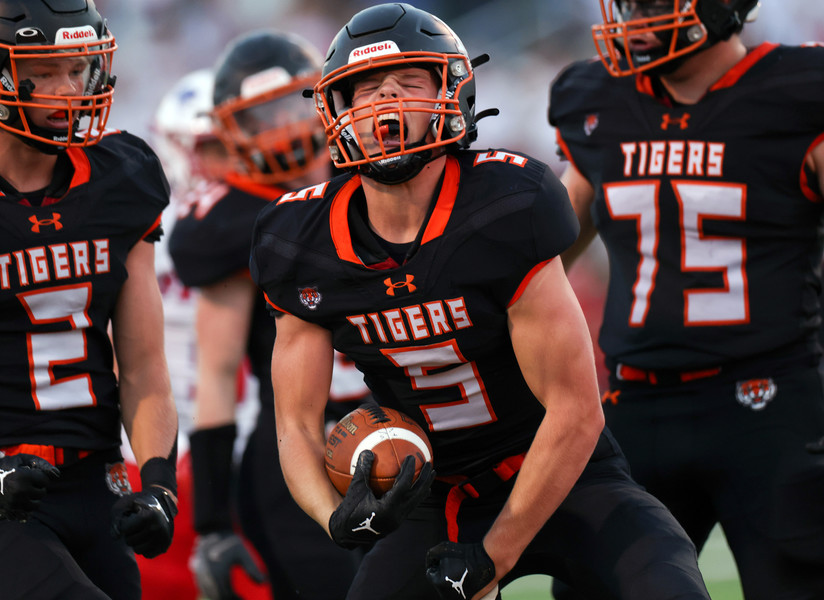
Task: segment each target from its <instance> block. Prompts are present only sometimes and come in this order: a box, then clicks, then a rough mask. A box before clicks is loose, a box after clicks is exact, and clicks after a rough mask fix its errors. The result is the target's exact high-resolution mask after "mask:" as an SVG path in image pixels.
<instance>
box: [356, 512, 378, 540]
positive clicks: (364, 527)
mask: <svg viewBox="0 0 824 600" xmlns="http://www.w3.org/2000/svg"><path fill="white" fill-rule="evenodd" d="M374 518H375V513H374V512H373V513H372V514H371V515H369V516H368V517H367V518H366V519H364V520H363V521H362V522H361V524H360V525H359V526H358V527H355V528H354V529H352V532H353V533H354V532H355V531H371V532H372V533H374V534H375V535H380V533H379V532H377V531H375V530H374V529H372V519H374Z"/></svg>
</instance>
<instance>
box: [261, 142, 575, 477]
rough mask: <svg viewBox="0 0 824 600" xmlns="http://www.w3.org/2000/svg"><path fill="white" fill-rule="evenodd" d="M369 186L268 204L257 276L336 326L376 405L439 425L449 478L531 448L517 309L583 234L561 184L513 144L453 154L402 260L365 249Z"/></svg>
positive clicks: (339, 185)
mask: <svg viewBox="0 0 824 600" xmlns="http://www.w3.org/2000/svg"><path fill="white" fill-rule="evenodd" d="M362 194H363V192H362V189H361V184H360V177H359V176H357V175H343V176H340V177H336V178H334V179H332V180H331V181H328V182H324V183H321V184H318V185H316V186H314V187H310V188H307V189H304V190H300V191H297V192H291V193H289V194H286V195H284V196H283V197H282V198H281V199H280V200H279V201H278V202H277V203H275V204H272V205H270V206H268V207H266V208H265V209H264V210H263V211H262V212H261V214H260V216H259V218H258V221H257V223H256V225H255V232H254V237H253V248H252V260H251V269H252V276H253V278H254V279H255V280H256V281H257V282H258V284H259V285H260V287H261V288H262V289H263V290H264V292H265V293H266V295H267V298H268V299H269V301H270V302H271V303H272V305H273V306H275V307H276V308H278V309H279V310H281V311H284V312H287V313H290V314H293V315H295V316H297V317H299V318H301V319H304V320H306V321H309V322H312V323H316V324H318V325H320V326H322V327H325V328H328V329H329V330H330V331H331V333H332V338H333V345H334V346H335V348H336V349H337V350H339V351H340V352H343V353H344V354H346V355H347V356H349V357H350V358H351V359H352V360H354V362H355V364H356V365H357V367H358V369H360V370H361V371H362V372H363V373H364V379H365V381H366V383H367V385H368V386H369V387H370V389H371V390H372V392H373V394H374V395H375V397H376V398H377V400H378V401H379V403H381V404H384V405H386V406H390V407H394V408H397V409H399V410H401V411H403V412H405V413H406V414H408V415H410V416H411V417H412V418H414V419H415V420H416V421H418V422H419V423H420V424H421V425H422V426H423V427H425V429H426V430H428V432H429V435H430V438H431V441H432V445H433V449H434V457H435V458H434V460H435V468H436V469H437V470H438V472H439V473H440V474H443V475H446V474H450V473H464V474H468V473H471V472H472V471H473V470H474V468H480V467H486V466H489V465H490V464H491V463H492V462H495V461H496V460H499V459H501V458H503V457H505V456H508V455H511V454H515V453H518V452H521V451H524V450H525V449H526V448H527V447H528V445H529V443H530V441H531V439H532V437H533V435H534V433H535V431H536V429H537V427H538V424H539V422H540V420H541V417H542V415H543V407H542V406H541V405H540V404H539V403H538V401H537V400H536V399H535V397H534V396H533V395H532V393H531V392H530V391H529V389H528V387H527V385H526V383H525V382H524V379H523V377H522V375H521V373H520V370H519V368H518V364H517V361H516V359H515V355H514V352H513V350H512V344H511V341H510V338H509V334H508V330H507V315H506V310H507V307H508V305H509V304H510V303H511V302H512V301H513V299H515V298H517V296H518V294H519V286H520V285H522V283H523V282H524V281H525V279H526V278H527V277H528V276H529V274H530V272H533V269H536V268H537V267H538V266H539V265H541V264H542V263H544V262H545V261H547V260H549V259H552V258H553V257H555V256H557V255H558V254H559V253H560V252H561V251H563V250H564V249H565V248H567V247H568V246H569V245H570V244H571V243H572V242H573V241H574V240H575V237H576V236H577V233H578V224H577V221H576V219H575V215H574V213H573V211H572V208H571V206H570V204H569V199H568V197H567V194H566V191H565V190H564V188H563V186H562V185H561V184H560V182H559V181H558V179H557V178H556V177H555V175H554V174H553V173H552V172H551V170H550V169H549V168H548V167H547V166H546V165H545V164H543V163H541V162H540V161H538V160H535V159H534V158H530V157H528V156H524V155H520V154H517V153H512V152H509V151H506V150H489V151H485V152H461V153H458V154H457V155H456V156H450V157H449V158H448V159H447V163H446V169H445V172H444V176H443V179H442V182H441V185H440V188H439V192H438V194H437V198H436V199H434V200H433V202H434V207H433V208H432V210H431V213H430V216H429V218H428V220H427V222H426V224H425V226H424V228H423V229H422V234H421V236H420V239H419V247H418V248H417V250H416V251H415V252H414V253H413V254H412V255H411V256H410V257H409V258H408V260H406V261H405V262H404V264H402V265H401V266H397V265H395V266H394V267H392V268H374V267H372V268H370V267H369V266H366V265H367V264H371V262H372V261H366V263H365V262H364V261H363V260H362V256H361V255H360V254H359V253H358V252H359V251H358V248H360V247H365V246H366V245H368V244H366V245H365V244H363V240H362V239H359V236H363V235H364V233H363V232H364V229H365V228H364V227H363V222H362V221H358V219H359V217H358V214H359V213H358V210H357V209H356V205H357V203H358V198H359V197H360V198H362ZM478 461H481V462H480V464H476V462H478Z"/></svg>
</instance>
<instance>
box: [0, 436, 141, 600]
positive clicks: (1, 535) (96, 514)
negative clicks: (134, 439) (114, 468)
mask: <svg viewBox="0 0 824 600" xmlns="http://www.w3.org/2000/svg"><path fill="white" fill-rule="evenodd" d="M119 461H122V458H120V453H119V451H116V450H114V451H108V452H99V453H96V454H92V455H91V456H89V457H87V458H85V459H83V460H81V461H79V462H78V463H76V464H74V465H71V466H66V467H61V468H60V478H59V479H58V480H56V481H53V482H51V483H50V484H49V488H48V492H47V494H46V496H45V498H44V499H43V500H42V502H41V503H40V506H39V508H38V509H37V511H36V512H35V513H34V514H33V515H32V517H31V518H30V519H29V520H28V521H26V522H25V523H18V522H16V521H6V520H0V557H2V558H0V581H2V584H0V597H2V598H3V600H33V599H37V600H107V599H110V600H140V573H139V571H138V569H137V562H136V561H135V557H134V553H133V552H132V550H131V549H130V548H129V547H128V546H127V545H126V544H125V542H123V540H122V539H117V540H116V539H114V538H112V536H111V533H110V528H111V507H112V504H114V502H115V501H116V500H117V498H118V496H117V495H115V493H114V492H113V491H111V490H110V489H109V486H108V484H107V483H106V475H107V473H108V469H107V465H110V464H113V463H117V462H119ZM123 472H125V468H124V469H123Z"/></svg>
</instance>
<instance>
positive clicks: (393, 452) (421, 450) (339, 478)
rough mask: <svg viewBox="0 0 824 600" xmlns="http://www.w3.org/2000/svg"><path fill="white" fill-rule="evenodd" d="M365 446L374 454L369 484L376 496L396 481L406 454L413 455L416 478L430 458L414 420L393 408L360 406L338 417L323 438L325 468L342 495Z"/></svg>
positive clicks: (425, 442) (429, 451) (427, 442)
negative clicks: (324, 438)
mask: <svg viewBox="0 0 824 600" xmlns="http://www.w3.org/2000/svg"><path fill="white" fill-rule="evenodd" d="M364 450H371V451H372V452H373V453H374V455H375V462H374V463H373V464H372V474H371V477H370V479H369V486H370V487H371V488H372V491H373V492H374V493H375V495H376V496H378V497H380V496H381V495H382V494H384V493H385V492H387V491H388V490H389V489H390V488H391V487H392V485H393V484H394V483H395V477H396V476H397V474H398V472H399V471H400V468H401V464H402V463H403V460H404V459H405V458H406V457H407V456H409V455H412V456H414V457H415V477H416V478H417V476H418V475H419V474H420V471H421V468H422V467H423V465H424V463H427V462H432V445H431V444H430V443H429V438H428V437H427V435H426V433H425V432H424V430H423V429H421V427H420V426H419V425H418V424H417V423H416V422H415V421H413V420H412V419H411V418H409V417H408V416H406V415H405V414H403V413H401V412H399V411H397V410H395V409H392V408H387V407H384V406H378V405H375V404H370V405H363V406H360V407H358V408H356V409H355V410H353V411H352V412H350V413H349V414H348V415H346V416H345V417H343V418H342V419H341V420H340V421H338V423H337V425H335V427H334V429H332V432H331V433H330V434H329V437H328V438H327V440H326V472H327V473H328V474H329V479H331V481H332V484H333V485H334V486H335V489H337V490H338V492H340V493H341V494H342V495H343V494H346V490H347V489H348V488H349V482H350V481H352V474H353V473H354V472H355V466H356V465H357V462H358V456H359V455H360V453H361V452H362V451H364Z"/></svg>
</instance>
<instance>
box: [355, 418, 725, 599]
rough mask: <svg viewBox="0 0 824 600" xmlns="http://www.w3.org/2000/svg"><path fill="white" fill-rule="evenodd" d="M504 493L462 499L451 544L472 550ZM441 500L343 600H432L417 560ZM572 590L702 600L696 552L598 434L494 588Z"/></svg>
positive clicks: (389, 542) (434, 499) (440, 535)
mask: <svg viewBox="0 0 824 600" xmlns="http://www.w3.org/2000/svg"><path fill="white" fill-rule="evenodd" d="M510 489H511V485H506V486H502V488H501V489H500V490H498V491H496V492H495V493H493V494H490V495H489V496H487V497H485V498H484V497H481V498H478V499H466V500H464V501H463V504H462V505H461V508H460V511H459V513H458V526H459V540H458V541H460V542H479V541H481V540H482V539H483V536H484V534H485V533H486V532H487V531H488V530H489V528H490V526H491V525H492V522H493V521H494V520H495V517H496V516H497V515H498V513H499V512H500V509H501V507H502V506H503V503H504V502H505V501H506V498H507V496H508V494H509V491H510ZM443 491H444V490H440V489H438V488H433V494H432V495H431V496H430V498H429V499H428V500H427V501H426V502H425V503H424V504H423V505H422V506H421V507H419V508H418V509H417V510H416V511H415V512H414V513H413V514H412V517H411V518H410V519H408V520H407V521H405V522H404V524H403V525H402V526H401V527H400V528H399V529H398V530H397V531H395V532H393V533H392V534H390V535H389V536H387V537H386V538H384V539H382V540H380V541H379V542H378V543H377V544H376V545H375V547H374V548H373V549H372V551H370V552H369V553H368V554H367V555H366V557H365V558H364V560H363V563H362V564H361V568H360V570H359V571H358V575H357V577H356V578H355V582H354V583H353V585H352V588H351V590H350V593H349V595H348V596H347V598H348V600H367V599H369V600H383V599H386V600H389V599H392V600H402V599H409V600H413V599H414V600H426V599H430V598H431V599H432V600H437V599H438V595H437V592H436V591H435V589H434V588H433V587H432V586H431V585H430V584H429V583H428V582H427V580H426V577H425V568H424V558H425V556H426V552H427V550H428V549H429V548H431V547H432V546H435V545H436V544H437V543H439V542H441V541H444V540H446V539H447V532H446V520H445V516H444V500H445V499H444V494H443V493H442V492H443ZM538 573H540V574H546V575H551V576H554V577H563V578H564V579H565V580H567V581H573V582H575V585H576V587H578V588H579V589H581V590H584V591H585V593H587V594H589V595H591V597H592V598H598V599H599V600H607V599H620V600H651V599H655V600H667V599H675V598H678V599H679V600H692V599H696V600H697V599H701V600H708V599H709V595H708V594H707V591H706V588H705V586H704V582H703V579H702V578H701V574H700V573H699V571H698V564H697V558H696V553H695V548H694V546H693V544H692V543H691V542H690V541H689V538H688V537H687V535H686V533H685V532H684V530H683V529H682V528H681V527H680V526H679V525H678V523H677V522H676V521H675V519H674V518H673V517H672V515H671V514H670V513H669V511H668V510H667V509H666V508H664V506H663V505H662V504H661V503H660V502H658V501H657V500H656V499H655V498H653V497H652V496H650V495H649V494H647V493H646V492H644V491H643V490H642V489H641V488H640V487H639V486H638V485H637V484H636V483H635V482H634V481H633V480H632V479H631V478H630V477H629V474H628V472H627V465H626V460H625V459H624V457H623V455H622V454H621V453H620V450H619V449H618V447H617V445H616V444H615V443H614V441H613V440H612V439H611V436H609V434H608V433H607V432H605V433H604V434H602V436H601V440H600V441H599V444H598V448H597V449H596V452H595V454H594V455H593V458H592V459H591V460H590V462H589V464H588V465H587V467H586V469H585V470H584V472H583V474H582V475H581V477H580V478H579V480H578V482H577V483H576V485H575V487H574V488H573V489H572V491H571V492H570V494H569V495H568V496H567V498H566V499H565V500H564V502H563V503H562V504H561V506H560V507H559V508H558V510H557V511H555V513H554V514H553V515H552V517H551V518H550V519H549V521H548V522H547V524H546V525H545V526H544V528H543V529H542V530H541V531H540V532H539V533H538V535H537V536H536V537H535V538H534V539H533V541H532V543H530V545H529V546H528V547H527V549H526V551H525V552H524V554H523V555H522V557H521V559H520V561H519V562H518V563H517V565H516V566H515V568H514V569H513V570H512V571H511V572H510V573H509V574H508V575H507V576H506V577H505V579H504V580H503V582H502V583H503V584H504V585H506V583H508V582H511V581H513V580H514V579H516V578H518V577H521V576H523V575H528V574H538Z"/></svg>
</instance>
